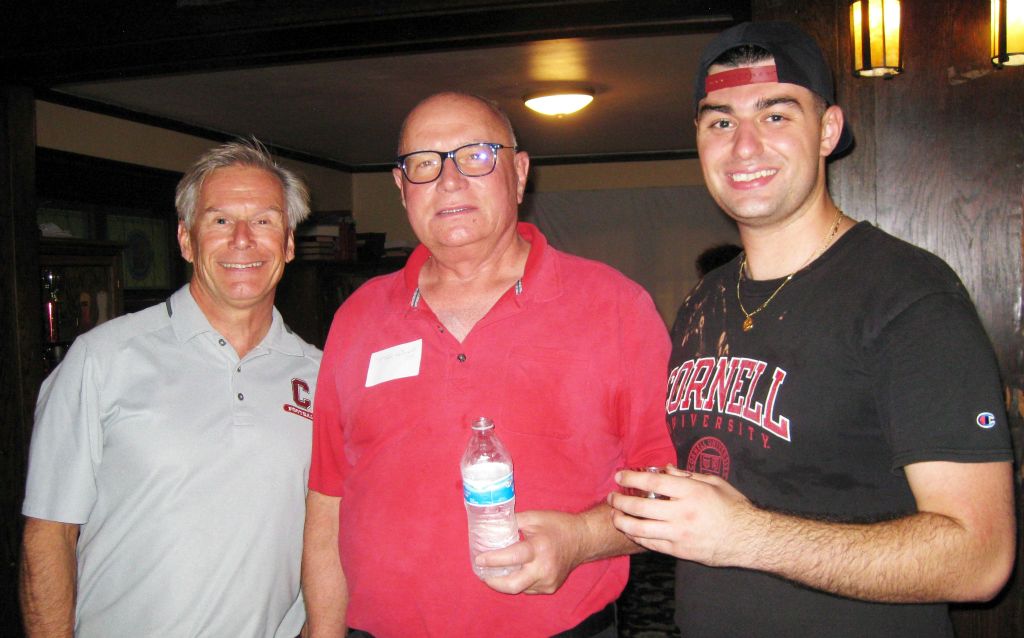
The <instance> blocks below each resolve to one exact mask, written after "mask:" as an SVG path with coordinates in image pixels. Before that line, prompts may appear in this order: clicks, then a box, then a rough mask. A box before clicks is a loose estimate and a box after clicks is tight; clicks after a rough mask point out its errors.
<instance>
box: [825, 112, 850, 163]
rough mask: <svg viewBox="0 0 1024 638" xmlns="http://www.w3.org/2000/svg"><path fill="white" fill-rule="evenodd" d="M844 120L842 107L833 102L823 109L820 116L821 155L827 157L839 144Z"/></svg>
mask: <svg viewBox="0 0 1024 638" xmlns="http://www.w3.org/2000/svg"><path fill="white" fill-rule="evenodd" d="M845 121H846V119H845V117H844V115H843V109H841V108H839V107H838V106H836V105H835V104H833V105H832V106H830V107H828V108H827V109H825V112H824V113H823V114H822V116H821V148H820V149H819V152H820V153H821V156H822V157H828V156H829V155H830V154H831V153H832V151H833V150H834V149H835V147H836V146H837V145H838V144H839V136H840V135H841V134H842V132H843V122H845Z"/></svg>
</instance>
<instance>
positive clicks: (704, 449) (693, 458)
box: [686, 436, 729, 479]
mask: <svg viewBox="0 0 1024 638" xmlns="http://www.w3.org/2000/svg"><path fill="white" fill-rule="evenodd" d="M686 469H687V470H688V471H690V472H699V473H701V474H714V475H715V476H720V477H721V478H723V479H728V478H729V450H728V449H727V448H726V447H725V444H724V443H722V442H721V441H719V440H718V439H716V438H715V437H713V436H706V437H704V438H702V439H700V440H699V441H697V442H696V443H694V444H693V447H692V448H690V455H689V456H688V457H687V458H686Z"/></svg>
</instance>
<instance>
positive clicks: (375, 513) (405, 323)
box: [303, 93, 674, 638]
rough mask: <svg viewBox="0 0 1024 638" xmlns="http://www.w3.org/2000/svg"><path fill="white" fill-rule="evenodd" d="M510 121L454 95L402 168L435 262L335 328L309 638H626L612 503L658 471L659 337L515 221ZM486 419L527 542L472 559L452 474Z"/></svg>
mask: <svg viewBox="0 0 1024 638" xmlns="http://www.w3.org/2000/svg"><path fill="white" fill-rule="evenodd" d="M528 169H529V156H528V155H527V154H526V153H525V152H522V151H519V150H518V149H517V147H516V141H515V136H514V133H513V131H512V127H511V125H510V124H509V121H508V119H507V117H506V116H505V115H504V114H503V113H502V112H501V111H500V110H498V109H497V108H496V107H495V106H494V105H492V104H491V103H490V102H488V101H486V100H483V99H481V98H478V97H474V96H469V95H463V94H454V93H443V94H438V95H435V96H432V97H430V98H428V99H426V100H424V101H423V102H421V103H420V104H419V105H418V106H417V107H416V108H415V109H413V111H412V112H411V113H410V114H409V116H408V117H407V118H406V121H405V123H404V126H403V128H402V133H401V137H400V143H399V156H398V158H397V161H396V167H395V169H394V170H393V174H394V179H395V184H396V185H397V186H398V189H399V192H400V193H401V198H402V202H403V205H404V206H405V209H406V212H407V214H408V218H409V223H410V224H411V226H412V229H413V231H414V232H415V234H416V236H417V237H418V238H419V240H420V242H421V245H420V246H419V247H418V248H417V249H416V250H415V251H414V252H413V254H412V255H411V256H410V258H409V261H408V263H407V264H406V266H405V268H404V269H403V270H402V271H400V272H398V273H394V274H391V275H386V276H383V277H380V278H377V279H374V280H372V281H370V282H369V283H367V284H366V285H364V286H363V287H362V288H360V289H359V290H358V291H357V292H356V293H355V294H354V295H353V296H352V297H351V298H350V299H348V300H347V301H346V302H345V304H344V305H343V306H342V308H341V309H340V310H339V311H338V314H337V316H336V317H335V320H334V325H333V326H332V328H331V332H330V335H329V337H328V339H327V346H326V349H325V357H324V362H323V365H322V368H321V373H320V374H321V376H320V383H321V384H322V385H320V386H319V388H320V389H319V391H318V393H317V396H316V405H317V412H316V414H315V416H314V444H313V460H312V465H311V471H310V494H309V498H308V501H307V514H306V544H305V553H304V559H303V560H304V562H303V568H304V569H303V572H304V576H303V584H304V592H305V595H306V600H307V605H308V609H309V613H310V624H309V627H310V630H311V632H312V635H313V636H337V635H341V634H342V632H343V631H344V628H345V627H346V626H348V627H349V628H354V629H353V630H352V631H351V632H350V633H349V635H357V636H364V637H365V636H367V635H369V636H377V637H379V638H387V637H389V636H402V637H415V636H467V637H469V636H489V637H492V636H493V637H496V638H499V637H501V636H509V637H515V638H529V637H530V636H544V637H547V636H561V637H577V636H578V637H580V638H594V637H601V638H613V637H615V636H617V628H616V622H615V609H614V601H615V600H616V599H617V598H618V596H619V594H620V593H621V592H622V589H623V587H624V586H625V583H626V579H627V577H628V571H629V560H628V557H627V556H626V554H629V553H632V552H635V551H637V550H638V548H637V546H636V545H634V544H633V543H632V542H631V541H630V540H628V539H627V538H626V537H625V536H623V535H622V534H620V533H619V532H617V531H616V530H615V528H614V527H613V526H612V524H611V517H610V510H609V508H608V506H607V505H605V504H604V501H605V497H606V496H607V494H608V492H609V491H611V490H613V489H615V483H614V480H613V477H614V474H615V470H616V469H618V468H621V467H624V466H640V465H664V464H666V463H667V462H668V461H671V460H672V459H673V458H674V457H673V451H672V447H671V443H670V440H669V438H668V433H667V429H666V427H665V425H664V421H663V419H660V415H661V411H662V405H663V402H664V397H663V396H662V395H663V386H664V378H665V370H666V364H667V357H668V339H667V335H666V330H665V326H664V324H663V323H662V321H661V319H660V317H659V315H658V313H657V311H656V310H655V308H654V304H653V303H652V301H651V299H650V297H649V295H648V294H647V293H646V292H645V291H644V290H643V289H642V288H641V287H640V286H638V285H637V284H636V283H634V282H632V281H630V280H628V279H626V278H625V277H623V276H622V275H621V274H620V273H618V272H616V271H614V270H613V269H611V268H609V267H607V266H605V265H603V264H599V263H596V262H592V261H589V260H585V259H581V258H578V257H574V256H571V255H567V254H565V253H562V252H560V251H557V250H555V249H554V248H552V247H551V246H549V245H548V244H547V241H546V240H545V238H544V236H543V235H542V234H541V232H540V231H539V230H538V229H537V228H536V227H534V226H532V225H530V224H527V223H520V222H518V221H517V217H518V206H519V204H520V203H521V202H522V198H523V191H524V189H525V187H526V178H527V171H528ZM480 416H486V417H490V418H492V419H493V420H494V422H495V423H496V432H497V433H498V434H499V436H500V437H501V439H502V441H503V442H504V443H505V446H506V447H507V448H508V449H509V451H510V452H511V455H512V458H513V460H514V462H515V482H516V505H517V509H518V510H519V511H518V512H517V518H518V523H519V527H520V534H521V539H520V541H519V542H518V543H515V544H513V545H511V546H509V547H507V548H505V549H501V550H495V551H491V552H486V553H484V554H481V555H480V556H478V557H477V559H476V560H477V563H478V564H479V565H481V566H491V567H500V566H508V567H511V568H513V569H514V571H512V573H511V574H509V575H507V576H502V577H495V578H488V579H486V580H480V579H479V578H477V577H476V575H475V574H474V572H473V569H472V566H471V564H470V560H469V549H468V535H467V525H466V511H465V508H464V505H463V494H462V486H461V480H460V476H459V459H460V457H461V455H462V452H463V450H464V449H465V446H466V442H467V441H468V439H469V433H470V430H469V425H470V423H471V421H472V420H473V419H474V418H476V417H480Z"/></svg>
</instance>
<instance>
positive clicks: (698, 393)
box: [665, 357, 792, 447]
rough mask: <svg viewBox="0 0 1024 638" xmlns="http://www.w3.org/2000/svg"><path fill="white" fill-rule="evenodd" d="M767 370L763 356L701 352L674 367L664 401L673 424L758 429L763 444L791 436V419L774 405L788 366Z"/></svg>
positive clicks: (740, 431)
mask: <svg viewBox="0 0 1024 638" xmlns="http://www.w3.org/2000/svg"><path fill="white" fill-rule="evenodd" d="M767 369H768V364H766V363H765V362H764V361H758V360H756V359H748V358H746V357H718V358H716V357H701V358H699V359H691V360H689V361H686V362H684V363H683V364H682V365H680V366H678V367H676V368H674V369H673V370H672V371H671V372H670V373H669V376H668V399H667V400H666V402H665V413H666V414H667V415H669V417H670V418H669V423H670V424H671V427H672V428H673V429H675V428H677V427H683V426H688V427H711V428H714V429H718V430H722V429H723V428H724V431H726V432H728V433H736V434H738V435H739V436H744V437H746V436H749V438H754V433H755V431H756V429H760V430H761V432H760V435H761V439H762V444H763V445H764V446H765V447H769V441H770V439H771V437H772V436H774V437H777V438H780V439H782V440H784V441H790V440H791V436H792V432H791V431H790V428H789V425H790V423H789V418H787V417H786V416H784V415H781V414H778V413H777V412H776V407H775V406H776V403H777V402H778V399H779V393H780V392H781V391H782V384H783V383H785V381H786V371H785V370H783V369H782V368H775V370H774V371H773V372H771V374H770V375H766V374H765V371H766V370H767ZM755 397H764V400H763V401H759V400H757V399H756V398H755ZM700 412H704V413H705V414H703V415H701V414H699V413H700ZM713 413H717V414H713ZM730 417H732V418H730ZM755 428H756V429H755Z"/></svg>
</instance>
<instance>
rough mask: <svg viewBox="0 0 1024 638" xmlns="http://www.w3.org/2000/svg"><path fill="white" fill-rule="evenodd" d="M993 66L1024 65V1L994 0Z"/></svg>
mask: <svg viewBox="0 0 1024 638" xmlns="http://www.w3.org/2000/svg"><path fill="white" fill-rule="evenodd" d="M992 64H994V65H996V66H997V67H1001V66H1021V65H1024V0H992Z"/></svg>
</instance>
